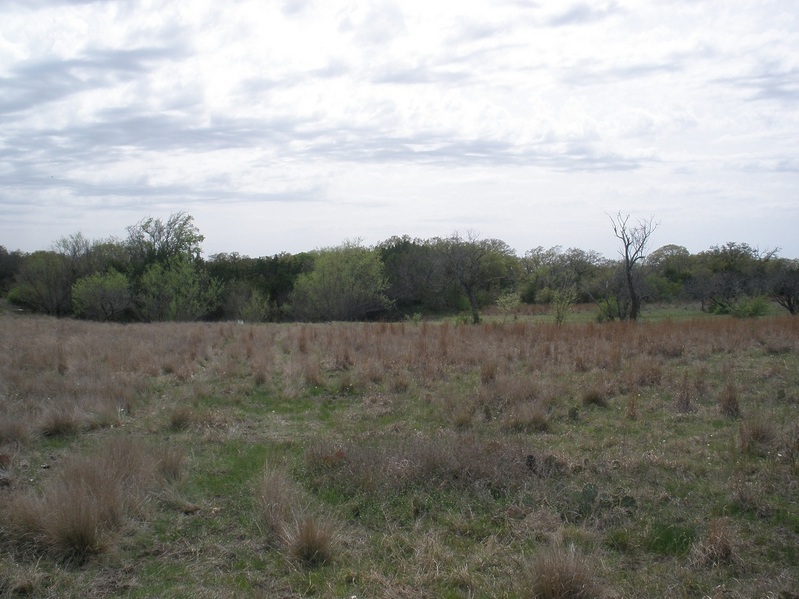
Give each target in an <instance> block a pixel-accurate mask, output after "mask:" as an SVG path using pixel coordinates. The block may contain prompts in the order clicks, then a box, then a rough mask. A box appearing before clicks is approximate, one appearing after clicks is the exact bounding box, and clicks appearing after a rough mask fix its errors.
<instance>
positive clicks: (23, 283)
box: [8, 251, 73, 316]
mask: <svg viewBox="0 0 799 599" xmlns="http://www.w3.org/2000/svg"><path fill="white" fill-rule="evenodd" d="M15 281H16V282H15V284H14V286H13V287H12V288H11V290H10V291H9V294H8V299H9V301H11V302H12V303H14V304H17V305H20V306H24V307H26V308H29V309H31V310H34V311H36V312H43V313H44V314H50V315H52V316H65V315H67V314H69V313H70V312H71V311H72V304H71V290H72V283H73V276H72V269H71V266H70V264H69V261H68V260H67V258H66V257H65V256H63V255H62V254H59V253H57V252H52V251H38V252H33V253H32V254H28V255H26V256H25V257H24V259H23V260H22V264H21V266H20V270H19V272H18V273H17V275H16V277H15Z"/></svg>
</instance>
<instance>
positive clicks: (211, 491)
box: [0, 315, 799, 599]
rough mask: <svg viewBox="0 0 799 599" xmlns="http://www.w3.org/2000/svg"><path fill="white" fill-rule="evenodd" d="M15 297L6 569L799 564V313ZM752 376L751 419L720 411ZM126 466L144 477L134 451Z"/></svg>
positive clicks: (726, 589)
mask: <svg viewBox="0 0 799 599" xmlns="http://www.w3.org/2000/svg"><path fill="white" fill-rule="evenodd" d="M0 319H2V323H0V324H1V325H2V326H0V455H3V456H9V460H7V464H6V466H4V467H3V469H4V472H3V476H4V479H3V481H4V482H2V484H0V549H1V550H2V552H0V571H5V570H7V571H9V572H11V574H9V575H8V576H6V578H5V579H3V578H2V577H0V584H2V585H3V586H4V588H5V592H6V593H8V592H9V591H8V589H11V588H12V587H13V586H14V585H16V584H17V582H18V581H21V582H22V583H25V582H26V581H30V583H31V585H32V587H30V588H32V591H31V592H32V593H33V594H34V595H41V596H86V597H101V596H113V595H122V596H124V595H126V594H128V595H136V596H166V595H170V594H180V595H186V596H189V595H191V596H206V597H211V596H232V595H234V594H242V595H249V596H259V595H261V596H285V597H300V596H311V595H312V596H318V597H340V596H352V595H357V596H359V597H360V596H383V597H440V596H508V597H513V596H558V595H557V593H561V595H560V596H580V595H579V593H584V592H590V593H595V594H593V595H592V594H588V595H584V596H602V593H603V592H604V591H603V588H604V587H605V585H607V586H608V587H612V588H614V589H618V595H617V596H623V597H630V598H631V599H641V598H643V597H653V596H658V597H665V596H686V597H687V596H721V595H724V596H728V597H730V598H735V599H738V598H743V597H750V596H768V594H769V593H771V594H773V595H775V596H778V595H779V593H780V592H783V591H786V592H787V591H791V590H792V589H794V588H796V586H797V584H799V570H797V568H796V566H795V564H796V563H797V560H796V558H797V552H796V550H795V549H794V548H795V547H797V546H799V544H798V543H799V536H797V535H798V534H799V533H797V530H799V529H798V528H797V520H796V517H795V514H794V512H795V510H793V506H795V505H796V502H797V501H799V495H797V490H796V489H797V487H796V485H795V484H794V482H795V479H796V473H797V463H799V460H798V459H797V456H798V455H799V442H797V439H799V434H797V429H796V427H795V425H794V424H793V419H794V416H795V408H796V405H797V401H799V399H797V393H796V391H795V390H796V388H797V385H798V384H799V371H798V370H797V366H796V364H797V363H798V362H797V361H796V360H795V359H794V358H795V351H796V345H797V344H796V341H795V339H796V338H799V320H796V319H789V318H774V319H761V320H747V321H741V320H733V319H714V318H706V319H696V320H691V321H685V322H681V321H672V322H663V323H656V322H641V323H637V324H632V323H608V324H605V325H601V326H600V325H597V324H593V323H590V324H588V323H586V324H579V323H573V324H566V325H564V326H561V327H556V326H554V325H550V324H549V323H546V324H531V323H529V322H525V321H524V320H523V319H520V320H517V321H514V322H513V323H509V324H508V325H505V326H503V325H500V324H497V323H490V322H489V323H486V324H485V325H481V326H451V325H446V324H441V323H432V322H426V321H425V322H422V323H420V324H418V325H416V324H411V323H393V324H392V323H374V324H346V325H345V324H318V325H258V326H254V325H241V326H238V325H235V324H228V323H222V324H220V323H213V324H209V323H205V324H202V323H196V324H191V323H185V324H175V325H172V324H164V325H138V324H136V325H128V326H120V325H113V324H107V323H104V324H98V323H87V322H77V321H55V320H52V319H45V318H18V317H11V316H10V315H5V316H2V315H0ZM23 340H24V342H23ZM732 396H734V397H735V402H734V403H736V404H737V409H738V414H739V416H738V418H739V420H733V419H732V418H729V417H723V416H722V415H725V414H727V413H728V412H726V411H725V409H724V407H723V406H724V405H725V403H727V402H728V400H725V397H732ZM681 398H683V399H685V398H687V400H688V401H687V405H688V407H689V408H690V410H691V411H690V416H689V417H688V416H685V415H684V414H682V413H681V412H683V411H684V409H683V408H681V404H680V399H681ZM603 403H604V404H605V407H604V408H602V409H597V408H596V406H599V405H602V404H603ZM729 403H733V402H731V401H729ZM59 407H60V408H61V409H63V411H64V414H65V416H62V415H60V414H57V410H56V408H59ZM675 411H676V412H677V413H676V414H675ZM740 414H744V415H745V417H744V418H741V417H740ZM732 415H733V414H730V416H732ZM48 420H52V421H53V422H55V424H47V421H48ZM58 420H61V421H63V422H66V423H67V425H66V426H65V425H64V424H58V422H57V421H58ZM69 422H72V424H71V425H70V424H69ZM70 427H71V428H70ZM48 431H50V432H48ZM113 439H116V440H125V439H126V440H127V441H129V442H131V443H133V445H134V446H132V447H128V448H127V449H125V451H121V452H120V451H117V450H114V448H113V447H112V446H111V445H108V444H107V443H113V442H114V441H113ZM134 440H140V441H134ZM137 447H138V449H137ZM98 448H101V449H100V451H99V453H98ZM128 454H129V455H128ZM137 454H138V455H145V456H146V460H145V462H144V464H142V463H141V462H140V461H138V459H137V458H136V457H135V456H136V455H137ZM125 456H127V458H129V461H126V458H125ZM189 456H190V464H191V468H190V469H188V468H187V467H186V466H187V462H188V461H189ZM89 460H91V461H89ZM264 462H266V463H267V464H270V465H271V466H268V467H267V468H266V469H265V470H261V465H262V464H264ZM108 463H113V464H115V466H114V467H110V466H108V465H107V464H108ZM103 464H106V465H103ZM137 464H138V465H137ZM88 471H91V472H93V473H94V474H91V475H90V474H87V473H86V472H88ZM125 471H127V472H131V473H138V474H132V475H131V476H129V477H120V476H118V475H114V474H111V472H125ZM252 489H255V492H253V491H252ZM64 505H72V506H76V507H77V509H72V510H64V509H60V508H63V506H64ZM254 514H255V515H257V518H253V515H254ZM254 520H257V525H255V524H254ZM59 521H60V522H61V524H57V523H58V522H59ZM341 522H346V523H347V525H346V528H344V527H343V526H341V525H340V524H339V523H341ZM94 533H96V534H94ZM656 533H657V534H656ZM661 533H662V534H661ZM557 539H562V540H563V546H569V545H570V544H571V545H574V547H575V550H574V553H573V554H572V553H570V551H569V550H565V549H559V548H558V547H559V546H560V545H558V542H557ZM553 545H554V547H555V548H554V549H552V550H551V553H550V549H549V548H550V547H553ZM524 555H537V556H539V559H538V560H532V561H530V562H526V561H524V560H522V559H521V558H520V556H524ZM547 556H549V557H550V562H551V563H550V564H549V565H547V563H546V562H547V559H546V558H547ZM64 562H68V563H78V562H82V564H83V565H82V567H81V568H78V569H75V568H64V567H63V563H64ZM537 562H540V563H539V564H538V565H536V563H537ZM32 563H35V564H36V571H35V572H33V571H32V570H31V569H30V568H28V565H29V564H32ZM520 563H524V564H525V565H526V566H527V568H528V571H529V572H530V575H529V576H527V577H525V581H526V586H523V585H520V584H518V583H516V582H514V581H515V580H517V579H518V574H519V569H520V567H519V566H520ZM6 566H8V567H7V568H6ZM570 568H571V570H570ZM547 571H548V572H550V573H551V574H550V575H547V576H545V577H539V579H535V578H534V577H533V572H540V573H541V574H542V576H543V574H544V573H545V572H547ZM570 571H572V574H569V572H570ZM586 571H587V572H589V573H590V575H591V578H590V579H589V580H587V581H585V582H584V583H579V582H576V583H575V584H572V583H573V582H575V581H579V577H580V575H581V574H580V573H581V572H583V573H584V572H586ZM558 572H560V574H558ZM33 574H35V576H34V575H33ZM4 575H5V574H4ZM733 575H734V576H733ZM599 576H601V578H602V580H601V581H600V580H598V578H597V577H599ZM544 579H546V580H548V581H550V582H551V584H549V583H547V584H548V586H542V587H541V588H540V589H539V590H535V589H536V587H535V586H534V583H535V580H539V582H541V584H542V585H543V584H544V583H543V581H544ZM566 587H568V589H571V590H564V588H566ZM26 588H27V587H26ZM546 589H548V590H546ZM585 589H593V590H589V591H586V590H585ZM720 589H721V590H720ZM536 593H537V594H536ZM544 593H550V595H546V594H544ZM567 593H572V595H568V594H567ZM575 593H577V594H576V595H575ZM609 594H610V593H608V595H609Z"/></svg>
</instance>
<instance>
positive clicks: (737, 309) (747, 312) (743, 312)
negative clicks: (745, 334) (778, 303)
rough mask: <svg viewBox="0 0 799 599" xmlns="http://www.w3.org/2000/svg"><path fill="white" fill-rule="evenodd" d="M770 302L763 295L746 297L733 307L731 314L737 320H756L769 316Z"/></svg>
mask: <svg viewBox="0 0 799 599" xmlns="http://www.w3.org/2000/svg"><path fill="white" fill-rule="evenodd" d="M768 309H769V302H768V299H767V298H765V297H763V296H762V295H756V296H754V297H746V298H742V299H740V300H738V301H737V302H735V303H734V304H733V305H732V309H731V313H732V315H733V316H735V317H736V318H756V317H758V316H765V315H766V314H768Z"/></svg>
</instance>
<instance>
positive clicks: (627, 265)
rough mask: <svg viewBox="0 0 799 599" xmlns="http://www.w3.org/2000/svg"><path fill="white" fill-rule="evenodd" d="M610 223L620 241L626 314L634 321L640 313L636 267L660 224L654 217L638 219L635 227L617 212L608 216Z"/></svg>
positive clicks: (628, 217) (626, 217)
mask: <svg viewBox="0 0 799 599" xmlns="http://www.w3.org/2000/svg"><path fill="white" fill-rule="evenodd" d="M608 217H609V218H610V223H611V226H612V227H613V234H614V235H615V236H616V238H617V239H619V241H621V244H622V249H620V250H619V254H621V257H622V259H623V260H624V262H623V264H622V266H623V268H624V281H625V283H626V285H627V293H628V294H629V299H630V304H629V312H628V313H627V314H626V316H627V318H629V319H630V320H636V319H637V318H638V315H639V314H640V313H641V296H640V294H639V292H638V288H637V287H638V285H637V277H636V273H637V270H638V269H637V266H638V264H639V263H640V262H641V261H642V260H643V259H644V257H645V254H644V252H645V251H646V245H647V243H648V242H649V238H650V237H651V236H652V233H654V232H655V229H657V228H658V225H659V224H660V223H657V222H655V217H654V216H650V217H649V220H642V219H639V220H638V221H637V222H636V224H635V225H632V224H631V223H630V215H629V214H627V215H624V216H622V213H621V212H617V213H616V215H615V216H610V215H608Z"/></svg>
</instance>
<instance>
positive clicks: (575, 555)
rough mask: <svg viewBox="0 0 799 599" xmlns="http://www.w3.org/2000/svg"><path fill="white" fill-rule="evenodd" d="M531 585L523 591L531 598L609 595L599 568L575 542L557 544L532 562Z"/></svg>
mask: <svg viewBox="0 0 799 599" xmlns="http://www.w3.org/2000/svg"><path fill="white" fill-rule="evenodd" d="M531 568H532V572H531V575H530V580H529V583H528V584H529V587H528V588H526V589H523V591H522V594H523V596H525V597H530V598H531V599H594V598H600V597H604V596H605V591H604V590H603V588H602V586H601V584H600V582H599V580H598V578H597V576H596V568H595V566H594V565H593V564H591V563H590V562H589V561H588V560H587V559H586V558H585V557H584V556H583V555H582V554H581V553H580V552H579V551H577V549H576V548H575V547H574V546H570V547H569V548H568V549H562V548H560V547H555V548H553V549H550V550H549V551H546V552H544V553H541V554H539V555H538V556H537V557H536V558H535V559H534V560H533V562H532V565H531Z"/></svg>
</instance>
